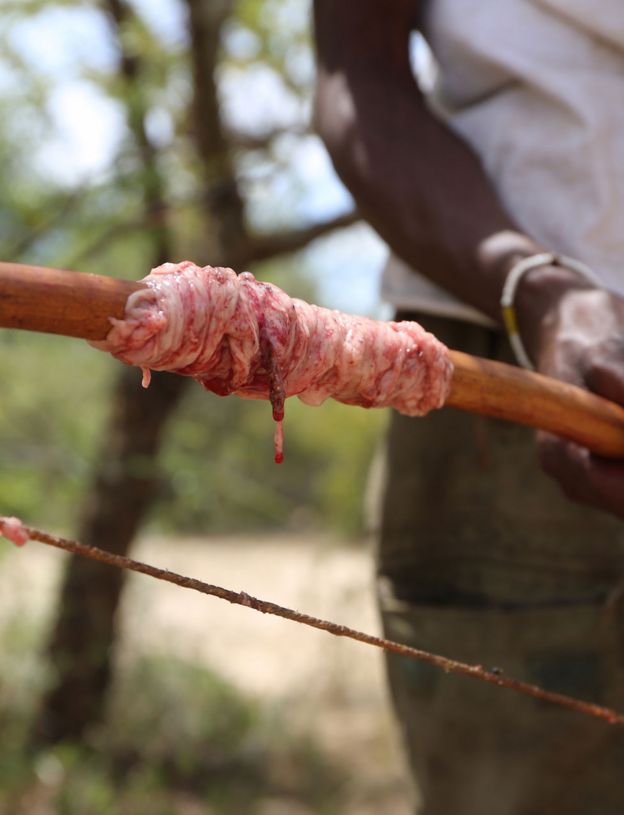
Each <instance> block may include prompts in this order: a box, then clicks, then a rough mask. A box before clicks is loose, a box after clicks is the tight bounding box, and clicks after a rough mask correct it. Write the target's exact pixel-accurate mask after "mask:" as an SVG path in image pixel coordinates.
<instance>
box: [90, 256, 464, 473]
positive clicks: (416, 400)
mask: <svg viewBox="0 0 624 815" xmlns="http://www.w3.org/2000/svg"><path fill="white" fill-rule="evenodd" d="M142 282H143V283H145V288H143V289H140V290H138V291H136V292H134V293H133V294H131V295H130V297H129V298H128V302H127V304H126V312H125V317H124V319H123V320H117V319H111V323H112V328H111V330H110V332H109V334H108V336H107V338H106V340H104V341H103V342H97V343H93V345H95V346H96V347H97V348H100V349H101V350H104V351H109V352H110V353H111V354H113V355H114V356H115V357H117V359H120V360H122V361H123V362H125V363H127V364H129V365H137V366H139V367H140V368H142V369H143V374H144V376H143V384H144V385H147V384H148V383H149V372H150V370H156V371H171V372H173V373H178V374H183V375H186V376H192V377H193V378H195V379H196V380H197V381H198V382H199V383H200V384H201V385H203V387H204V388H206V389H207V390H209V391H213V392H214V393H217V394H219V395H222V396H225V395H227V394H231V393H235V394H237V395H238V396H242V397H245V398H249V399H269V400H270V401H271V404H272V407H273V418H274V419H275V421H276V422H278V428H277V433H276V440H277V443H276V460H281V421H282V419H283V417H284V399H285V398H286V397H287V396H298V397H299V398H300V399H301V400H302V401H303V402H306V403H307V404H309V405H320V404H321V402H323V401H324V400H325V399H327V398H328V397H332V398H333V399H336V400H338V401H339V402H344V403H346V404H348V405H360V406H362V407H393V408H395V409H396V410H398V411H400V412H401V413H405V414H407V415H408V416H422V415H424V414H425V413H427V412H429V411H430V410H432V409H433V408H438V407H441V406H442V405H443V404H444V402H445V400H446V397H447V395H448V391H449V387H450V380H451V373H452V364H451V362H450V360H449V357H448V352H447V349H446V347H445V346H444V345H443V344H442V343H441V342H439V341H438V340H437V339H436V338H435V337H434V336H433V335H432V334H429V333H428V332H427V331H425V330H424V329H423V328H421V326H419V325H418V324H417V323H413V322H400V323H397V322H380V321H377V320H371V319H368V318H366V317H357V316H352V315H349V314H343V313H341V312H339V311H333V310H330V309H326V308H320V307H319V306H313V305H310V304H308V303H305V302H304V301H302V300H297V299H295V298H291V297H289V296H288V295H287V294H286V293H285V292H283V291H282V290H281V289H279V288H278V287H277V286H274V285H272V284H271V283H261V282H260V281H258V280H256V279H255V278H254V276H253V275H252V274H250V273H249V272H244V273H243V274H241V275H237V274H236V273H235V272H233V271H232V270H231V269H224V268H213V267H212V266H204V267H203V268H200V267H199V266H196V265H195V264H194V263H191V262H189V261H184V262H182V263H165V264H164V265H162V266H159V267H158V268H156V269H153V270H152V271H151V272H150V274H149V275H148V276H147V277H145V278H144V279H143V281H142Z"/></svg>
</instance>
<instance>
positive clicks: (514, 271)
mask: <svg viewBox="0 0 624 815" xmlns="http://www.w3.org/2000/svg"><path fill="white" fill-rule="evenodd" d="M539 266H561V267H563V268H564V269H570V271H572V272H577V273H578V274H579V275H581V277H584V278H586V279H587V280H589V281H591V282H592V283H595V284H597V285H600V281H599V280H598V278H597V277H596V275H595V274H594V272H593V271H592V270H591V269H590V268H589V266H587V265H586V264H585V263H581V261H580V260H575V259H574V258H569V257H566V256H565V255H558V254H555V253H554V252H542V253H541V254H538V255H530V256H529V257H527V258H523V259H522V260H519V261H518V262H517V263H515V264H514V265H513V266H512V267H511V270H510V272H509V274H508V275H507V278H506V280H505V284H504V286H503V292H502V295H501V301H500V306H501V311H502V315H503V323H504V325H505V330H506V331H507V336H508V337H509V343H510V345H511V348H512V351H513V352H514V354H515V357H516V359H517V360H518V363H519V364H520V365H521V366H522V367H523V368H528V369H529V370H533V368H534V365H533V363H532V362H531V360H530V359H529V355H528V354H527V352H526V349H525V347H524V343H523V342H522V339H521V337H520V333H519V331H518V319H517V317H516V310H515V308H514V298H515V296H516V291H517V289H518V284H519V283H520V281H521V280H522V278H523V277H524V275H525V274H526V273H527V272H530V271H531V270H532V269H537V268H538V267H539Z"/></svg>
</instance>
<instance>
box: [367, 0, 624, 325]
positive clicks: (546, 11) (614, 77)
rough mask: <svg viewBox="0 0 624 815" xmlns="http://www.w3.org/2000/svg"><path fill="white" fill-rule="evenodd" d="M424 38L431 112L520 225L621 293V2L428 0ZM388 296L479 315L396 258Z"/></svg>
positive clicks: (401, 302)
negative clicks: (463, 144) (430, 61)
mask: <svg viewBox="0 0 624 815" xmlns="http://www.w3.org/2000/svg"><path fill="white" fill-rule="evenodd" d="M423 33H424V35H425V37H426V40H427V42H428V44H429V46H430V48H431V50H432V52H433V54H434V57H435V60H436V63H437V78H436V82H435V86H434V89H433V91H432V95H431V99H432V108H433V109H435V111H436V112H437V113H438V114H439V115H440V116H442V117H443V118H444V119H445V120H446V121H447V123H448V124H449V126H450V127H452V128H453V129H454V130H455V131H456V132H457V133H458V134H459V135H460V136H462V137H463V138H464V139H465V140H466V141H467V142H468V143H469V144H470V145H471V146H472V148H473V149H474V150H475V152H476V153H477V154H478V155H479V156H480V158H481V161H482V163H483V166H484V168H485V171H486V173H487V174H488V176H489V178H490V180H491V181H492V183H493V185H494V187H495V189H496V191H497V192H498V195H499V197H500V199H501V201H502V203H503V205H504V206H505V208H506V209H507V211H508V212H509V213H510V215H511V216H512V218H513V220H514V221H515V222H516V223H517V224H518V226H519V227H520V228H521V229H523V230H525V231H526V232H527V233H528V234H529V235H531V236H532V237H534V238H535V239H537V240H538V241H540V242H542V243H543V244H544V245H545V246H546V247H548V248H549V249H551V250H553V251H557V252H562V253H564V254H567V255H571V256H573V257H576V258H578V259H579V260H582V261H584V262H585V263H587V264H588V265H589V266H591V267H592V269H593V270H594V271H595V273H596V275H597V276H598V278H599V279H600V280H601V281H602V283H603V284H604V285H605V287H607V288H610V289H613V290H615V291H617V292H619V293H621V294H624V0H431V2H430V3H429V4H428V8H427V13H426V24H425V26H424V32H423ZM416 138H417V137H416ZM449 206H452V202H449ZM382 295H383V296H384V298H385V299H388V300H389V302H391V303H393V304H394V305H396V306H402V307H409V308H417V309H424V310H427V311H430V312H434V313H439V314H446V315H448V316H456V317H457V316H461V317H465V318H468V319H475V312H474V310H473V309H468V308H467V307H466V306H464V305H463V304H461V303H459V302H458V301H457V300H455V299H454V298H453V297H451V296H450V295H449V294H447V293H446V292H443V291H442V290H441V289H440V288H439V287H437V286H434V285H433V284H432V283H430V282H429V281H428V280H425V279H424V278H421V277H419V276H418V275H416V274H415V273H414V272H412V271H411V270H410V269H408V268H407V267H406V266H405V265H404V264H402V263H401V262H400V261H398V259H396V258H391V259H390V261H389V263H388V266H387V268H386V270H385V272H384V279H383V283H382ZM477 319H478V318H477Z"/></svg>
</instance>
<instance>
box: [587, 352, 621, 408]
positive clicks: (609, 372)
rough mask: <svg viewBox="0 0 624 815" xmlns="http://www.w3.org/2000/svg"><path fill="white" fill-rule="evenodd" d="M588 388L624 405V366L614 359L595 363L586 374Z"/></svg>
mask: <svg viewBox="0 0 624 815" xmlns="http://www.w3.org/2000/svg"><path fill="white" fill-rule="evenodd" d="M585 381H586V383H587V387H588V388H589V389H590V390H592V391H594V392H595V393H598V394H600V396H604V397H605V398H606V399H611V401H612V402H617V403H618V404H621V405H622V404H624V366H623V364H622V362H621V361H619V360H617V361H616V360H614V359H613V358H610V359H609V358H607V359H601V360H600V361H599V362H594V363H592V365H591V366H590V367H589V369H588V370H587V372H586V374H585Z"/></svg>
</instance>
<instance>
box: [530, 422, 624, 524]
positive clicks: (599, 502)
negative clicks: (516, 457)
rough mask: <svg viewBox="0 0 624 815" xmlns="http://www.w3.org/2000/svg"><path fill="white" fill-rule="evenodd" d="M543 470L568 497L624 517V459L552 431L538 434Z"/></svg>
mask: <svg viewBox="0 0 624 815" xmlns="http://www.w3.org/2000/svg"><path fill="white" fill-rule="evenodd" d="M538 450H539V458H540V463H541V465H542V468H543V470H544V471H545V472H546V473H547V474H548V475H550V476H552V477H553V478H554V479H555V480H556V481H557V482H558V483H559V485H560V487H561V489H562V490H563V491H564V493H565V494H566V496H567V497H568V498H569V499H570V500H572V501H576V502H578V503H582V504H588V505H589V506H593V507H596V508H597V509H601V510H603V511H606V512H610V513H611V514H613V515H617V516H618V517H620V518H624V462H619V461H609V460H608V459H603V458H600V457H598V456H594V455H592V454H591V453H590V452H589V450H586V449H585V448H584V447H579V446H578V445H577V444H573V443H572V442H569V441H565V440H563V439H559V438H557V437H556V436H552V435H550V434H548V433H539V434H538Z"/></svg>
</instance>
